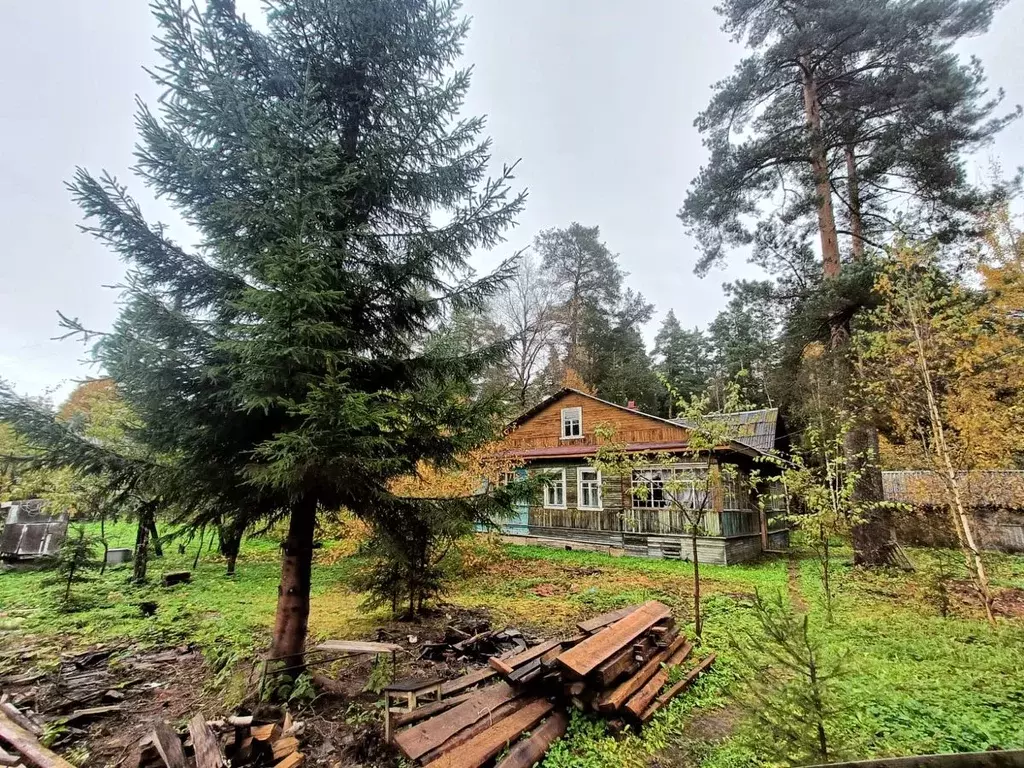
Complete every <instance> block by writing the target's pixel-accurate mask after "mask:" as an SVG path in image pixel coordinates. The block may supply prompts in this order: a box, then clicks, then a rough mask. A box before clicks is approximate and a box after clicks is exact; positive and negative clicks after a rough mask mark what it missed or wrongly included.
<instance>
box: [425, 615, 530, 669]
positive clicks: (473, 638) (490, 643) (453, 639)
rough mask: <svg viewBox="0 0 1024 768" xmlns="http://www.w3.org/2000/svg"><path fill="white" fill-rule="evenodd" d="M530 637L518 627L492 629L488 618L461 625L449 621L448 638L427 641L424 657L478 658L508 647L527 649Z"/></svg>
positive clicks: (510, 648) (494, 653) (509, 649)
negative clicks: (433, 641)
mask: <svg viewBox="0 0 1024 768" xmlns="http://www.w3.org/2000/svg"><path fill="white" fill-rule="evenodd" d="M529 645H530V643H529V638H527V637H526V636H524V635H523V633H522V632H520V631H519V630H518V629H515V628H514V627H506V628H505V629H502V630H494V629H491V626H490V624H489V623H488V622H486V621H477V622H470V623H467V624H463V625H461V626H458V625H455V624H449V625H448V626H447V627H445V633H444V638H443V639H442V640H441V641H440V642H436V643H430V642H428V643H424V644H423V646H422V650H421V651H420V658H421V659H430V660H432V661H448V662H453V661H471V662H472V661H477V662H482V663H486V661H487V659H489V658H490V657H492V656H496V655H499V654H502V653H506V652H508V651H523V650H526V649H527V648H528V647H529Z"/></svg>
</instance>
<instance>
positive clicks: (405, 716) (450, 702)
mask: <svg viewBox="0 0 1024 768" xmlns="http://www.w3.org/2000/svg"><path fill="white" fill-rule="evenodd" d="M577 628H578V629H579V630H580V634H578V635H577V636H575V637H572V638H569V639H565V640H549V641H547V642H543V643H539V644H537V645H534V646H532V647H530V648H527V649H525V650H516V651H508V652H506V653H504V654H501V655H499V656H494V657H492V658H491V659H490V660H489V667H488V668H487V669H484V670H478V671H477V672H474V673H472V674H470V675H465V676H464V677H461V678H456V679H455V680H449V681H447V682H446V683H444V685H443V686H442V688H441V697H440V700H439V701H433V702H430V703H428V704H424V705H422V706H419V707H417V708H416V709H413V710H412V711H411V712H398V713H397V714H395V713H394V712H393V711H392V710H390V709H388V711H387V712H386V713H385V716H386V717H389V718H391V721H390V727H389V728H388V729H387V730H388V732H389V733H390V732H394V742H395V744H396V746H397V747H398V749H399V750H400V751H401V752H402V754H403V755H404V756H405V757H406V758H407V759H408V760H410V761H412V762H413V763H415V764H418V765H424V766H428V767H429V768H479V767H480V766H483V765H486V764H488V763H489V762H491V761H493V760H494V758H495V757H496V756H497V755H499V754H500V753H501V752H503V751H504V750H505V748H506V746H511V749H510V751H509V752H508V754H507V755H506V756H505V757H503V758H502V759H501V761H500V762H499V763H498V765H497V768H529V767H530V766H532V765H533V764H534V763H536V762H538V761H539V760H541V759H542V758H543V756H544V755H545V754H546V753H547V751H548V749H549V748H550V746H551V744H552V743H553V742H554V741H555V740H557V739H558V738H560V737H561V736H562V735H563V734H564V733H565V730H566V728H567V726H568V723H569V715H568V712H569V710H570V708H573V707H575V708H577V709H581V710H586V711H591V712H595V713H598V714H600V715H601V716H604V717H607V718H608V719H609V721H610V723H609V724H610V727H611V728H612V729H613V730H621V729H623V728H625V727H626V726H627V725H631V726H633V727H641V726H642V725H643V724H644V723H647V722H648V721H649V720H650V719H651V718H652V717H653V716H654V714H655V713H656V712H657V711H658V710H660V709H661V708H662V707H664V706H665V705H666V704H667V703H668V702H669V701H671V700H672V699H673V698H674V697H675V696H678V695H679V694H680V693H682V692H683V691H685V690H686V689H687V688H689V687H690V686H691V685H692V684H693V683H694V681H695V680H696V679H697V677H698V676H699V675H700V674H701V673H703V672H704V671H705V670H707V669H708V668H709V667H710V666H711V664H712V663H714V658H715V657H714V654H712V655H710V656H708V657H706V658H705V659H703V660H702V661H700V662H699V663H698V664H696V665H692V668H690V669H689V670H688V671H687V672H686V674H685V675H684V676H683V677H682V678H681V679H680V680H679V681H678V682H676V683H674V684H672V685H667V684H668V682H669V679H670V669H671V668H672V667H676V666H680V665H683V664H685V663H686V661H687V659H688V658H689V656H690V654H691V652H692V650H693V646H692V644H691V643H688V642H687V641H686V638H685V637H684V636H682V635H681V634H680V633H679V629H678V627H676V625H675V620H674V619H673V618H672V615H671V611H670V610H669V609H668V608H667V607H666V606H664V605H662V604H661V603H659V602H657V601H650V602H647V603H644V604H643V605H637V606H630V607H628V608H623V609H621V610H618V611H613V612H611V613H606V614H603V615H601V616H597V617H595V618H593V619H590V620H588V621H584V622H580V623H579V624H578V625H577ZM526 732H529V736H525V737H524V734H525V733H526Z"/></svg>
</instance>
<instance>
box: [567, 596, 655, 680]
mask: <svg viewBox="0 0 1024 768" xmlns="http://www.w3.org/2000/svg"><path fill="white" fill-rule="evenodd" d="M671 615H672V614H671V611H669V609H668V608H667V607H666V606H664V605H662V604H661V603H659V602H658V601H657V600H651V601H649V602H646V603H644V604H643V605H642V606H640V607H639V608H637V609H636V610H635V611H633V612H632V613H630V614H629V615H628V616H626V617H625V618H624V619H619V620H618V621H617V622H615V623H614V624H612V625H610V626H609V627H607V628H606V629H603V630H601V631H600V632H598V633H597V634H596V635H591V636H590V637H588V638H587V639H586V640H584V641H583V642H581V643H580V644H579V645H576V646H573V647H572V648H570V649H569V650H568V651H566V652H565V653H563V654H562V655H561V656H559V657H558V663H559V664H560V665H561V666H562V667H564V668H565V669H568V670H570V671H571V672H573V673H574V674H576V675H579V676H580V677H584V676H586V675H587V674H589V673H590V672H592V671H593V670H594V669H596V668H597V667H599V666H600V665H601V664H603V663H604V662H606V661H607V660H608V659H610V658H611V657H612V656H614V655H615V654H616V653H618V652H619V651H621V650H622V649H623V648H626V647H628V646H629V645H630V643H632V642H633V640H635V639H636V638H638V637H639V636H640V635H641V634H643V633H644V632H645V631H647V630H648V629H649V628H650V627H651V626H653V625H654V624H656V623H657V622H659V621H661V620H662V619H665V618H668V617H669V616H671Z"/></svg>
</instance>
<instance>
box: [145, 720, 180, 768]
mask: <svg viewBox="0 0 1024 768" xmlns="http://www.w3.org/2000/svg"><path fill="white" fill-rule="evenodd" d="M152 739H153V746H154V747H156V751H157V752H158V753H159V754H160V759H161V760H163V761H164V765H166V766H167V768H185V765H186V763H185V750H184V749H183V748H182V746H181V739H179V738H178V734H176V733H175V732H174V730H173V729H172V728H171V726H169V725H168V724H167V723H157V724H156V727H154V728H153V733H152Z"/></svg>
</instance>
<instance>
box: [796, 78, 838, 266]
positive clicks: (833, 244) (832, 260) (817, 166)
mask: <svg viewBox="0 0 1024 768" xmlns="http://www.w3.org/2000/svg"><path fill="white" fill-rule="evenodd" d="M801 63H802V72H803V94H804V113H805V115H806V117H807V127H808V131H809V137H808V138H809V144H810V161H811V174H812V175H813V177H814V190H815V192H816V193H817V197H818V199H817V207H818V233H819V234H820V236H821V260H822V266H823V269H824V273H825V278H826V279H828V278H830V277H835V276H836V275H838V274H839V236H838V234H837V232H836V216H835V211H834V210H833V208H832V185H831V182H830V180H829V173H828V157H827V155H826V150H825V141H824V138H823V136H822V133H821V104H820V102H819V101H818V83H817V80H816V79H815V77H814V72H813V71H812V70H811V65H810V62H809V60H807V59H805V60H804V61H802V62H801Z"/></svg>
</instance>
